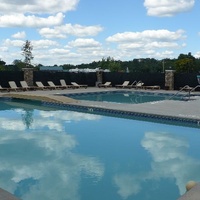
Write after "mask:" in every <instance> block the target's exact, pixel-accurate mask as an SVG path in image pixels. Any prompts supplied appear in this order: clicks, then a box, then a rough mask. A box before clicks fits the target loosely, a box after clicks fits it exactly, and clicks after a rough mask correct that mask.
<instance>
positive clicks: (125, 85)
mask: <svg viewBox="0 0 200 200" xmlns="http://www.w3.org/2000/svg"><path fill="white" fill-rule="evenodd" d="M129 83H130V81H124V82H123V84H121V85H115V87H116V88H125V87H127V86H128V84H129Z"/></svg>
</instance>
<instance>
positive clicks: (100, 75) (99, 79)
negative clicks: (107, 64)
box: [96, 70, 103, 87]
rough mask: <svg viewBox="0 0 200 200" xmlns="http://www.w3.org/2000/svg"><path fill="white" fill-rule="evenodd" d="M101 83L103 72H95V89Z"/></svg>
mask: <svg viewBox="0 0 200 200" xmlns="http://www.w3.org/2000/svg"><path fill="white" fill-rule="evenodd" d="M102 81H103V71H102V70H99V71H97V82H96V87H97V86H98V85H99V84H101V83H102Z"/></svg>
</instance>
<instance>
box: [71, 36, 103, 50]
mask: <svg viewBox="0 0 200 200" xmlns="http://www.w3.org/2000/svg"><path fill="white" fill-rule="evenodd" d="M68 44H69V46H72V47H78V48H97V47H100V46H101V44H100V43H99V42H98V41H95V40H94V39H92V38H91V39H82V38H78V39H76V40H74V41H71V42H69V43H68Z"/></svg>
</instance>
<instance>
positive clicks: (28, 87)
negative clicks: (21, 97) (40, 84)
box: [20, 81, 37, 90]
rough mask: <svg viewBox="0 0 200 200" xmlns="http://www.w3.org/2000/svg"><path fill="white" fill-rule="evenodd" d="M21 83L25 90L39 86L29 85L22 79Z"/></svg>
mask: <svg viewBox="0 0 200 200" xmlns="http://www.w3.org/2000/svg"><path fill="white" fill-rule="evenodd" d="M20 84H21V86H22V88H23V89H24V90H36V89H37V87H35V86H29V85H28V84H27V82H26V81H20Z"/></svg>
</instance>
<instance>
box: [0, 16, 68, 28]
mask: <svg viewBox="0 0 200 200" xmlns="http://www.w3.org/2000/svg"><path fill="white" fill-rule="evenodd" d="M64 17H65V16H64V15H63V14H62V13H58V14H56V15H55V16H49V17H47V18H44V17H37V16H35V15H28V16H26V15H24V14H14V15H3V16H0V21H1V23H0V27H46V26H56V25H60V24H61V23H62V22H63V19H64Z"/></svg>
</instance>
